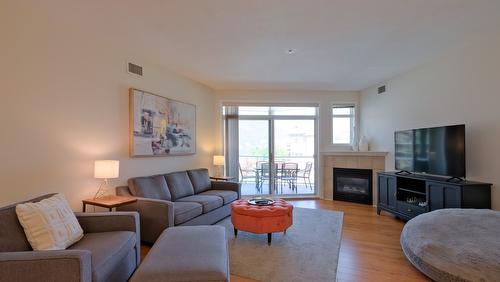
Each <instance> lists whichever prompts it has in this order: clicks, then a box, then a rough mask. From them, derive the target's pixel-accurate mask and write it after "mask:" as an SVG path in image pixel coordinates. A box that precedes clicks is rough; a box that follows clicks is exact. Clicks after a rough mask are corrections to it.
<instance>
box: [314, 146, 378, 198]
mask: <svg viewBox="0 0 500 282" xmlns="http://www.w3.org/2000/svg"><path fill="white" fill-rule="evenodd" d="M386 155H387V152H370V151H368V152H354V151H353V152H323V153H321V164H322V171H323V197H324V199H326V200H332V199H333V168H335V167H337V168H363V169H371V170H373V205H376V203H377V196H378V181H377V172H381V171H384V170H385V156H386Z"/></svg>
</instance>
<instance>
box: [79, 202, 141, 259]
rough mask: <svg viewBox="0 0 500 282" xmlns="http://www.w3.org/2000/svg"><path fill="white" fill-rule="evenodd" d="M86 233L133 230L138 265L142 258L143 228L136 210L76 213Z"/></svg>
mask: <svg viewBox="0 0 500 282" xmlns="http://www.w3.org/2000/svg"><path fill="white" fill-rule="evenodd" d="M75 216H76V218H77V219H78V222H79V223H80V225H81V226H82V229H83V232H85V233H96V232H109V231H132V232H134V233H135V235H136V255H137V265H139V263H140V260H141V232H140V231H141V228H140V221H139V214H138V213H136V212H95V213H83V212H77V213H75Z"/></svg>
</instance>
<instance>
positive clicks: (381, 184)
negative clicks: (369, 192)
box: [378, 175, 387, 206]
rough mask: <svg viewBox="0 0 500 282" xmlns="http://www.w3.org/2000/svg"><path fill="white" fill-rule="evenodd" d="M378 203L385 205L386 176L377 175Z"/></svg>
mask: <svg viewBox="0 0 500 282" xmlns="http://www.w3.org/2000/svg"><path fill="white" fill-rule="evenodd" d="M378 205H379V206H387V176H383V175H379V176H378Z"/></svg>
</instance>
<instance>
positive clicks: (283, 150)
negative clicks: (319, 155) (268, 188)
mask: <svg viewBox="0 0 500 282" xmlns="http://www.w3.org/2000/svg"><path fill="white" fill-rule="evenodd" d="M315 142H316V136H315V120H314V119H275V120H274V152H275V153H274V163H275V164H276V165H277V167H278V168H281V169H279V170H278V175H276V176H277V177H276V179H277V183H276V185H277V187H276V188H277V189H276V191H275V192H276V194H284V195H290V194H314V175H315V173H314V167H315V166H314V164H315Z"/></svg>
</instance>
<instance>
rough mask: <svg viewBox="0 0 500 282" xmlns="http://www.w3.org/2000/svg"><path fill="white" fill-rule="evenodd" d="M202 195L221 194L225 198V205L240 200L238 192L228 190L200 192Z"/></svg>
mask: <svg viewBox="0 0 500 282" xmlns="http://www.w3.org/2000/svg"><path fill="white" fill-rule="evenodd" d="M200 195H211V196H219V197H221V198H222V199H223V200H224V205H227V204H229V203H231V202H234V201H236V200H238V193H236V192H234V191H228V190H208V191H205V192H203V193H200Z"/></svg>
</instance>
